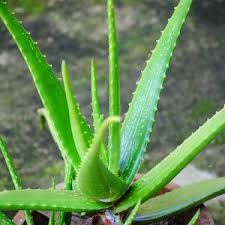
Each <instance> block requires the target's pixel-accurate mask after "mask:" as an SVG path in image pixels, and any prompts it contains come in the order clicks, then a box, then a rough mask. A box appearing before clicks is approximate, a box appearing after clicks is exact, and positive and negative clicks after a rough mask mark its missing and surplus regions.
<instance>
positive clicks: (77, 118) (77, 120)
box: [62, 61, 93, 158]
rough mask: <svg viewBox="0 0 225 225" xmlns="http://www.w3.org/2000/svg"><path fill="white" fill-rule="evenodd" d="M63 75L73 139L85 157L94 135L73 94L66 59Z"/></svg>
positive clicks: (63, 63)
mask: <svg viewBox="0 0 225 225" xmlns="http://www.w3.org/2000/svg"><path fill="white" fill-rule="evenodd" d="M62 76H63V81H64V86H65V92H66V98H67V104H68V108H69V116H70V125H71V128H72V133H73V139H74V142H75V144H76V147H77V151H78V153H79V155H80V157H81V158H83V157H84V156H85V155H86V153H87V150H88V148H89V146H90V143H91V141H92V138H93V136H92V132H91V129H90V127H89V125H88V123H87V122H86V121H85V119H84V117H83V116H82V114H81V112H80V109H79V105H78V103H77V101H76V98H75V97H74V95H73V91H72V87H71V84H70V78H69V71H68V68H67V65H66V63H65V61H63V62H62Z"/></svg>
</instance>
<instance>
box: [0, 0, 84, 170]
mask: <svg viewBox="0 0 225 225" xmlns="http://www.w3.org/2000/svg"><path fill="white" fill-rule="evenodd" d="M0 18H1V19H2V20H3V22H4V24H5V26H6V27H7V29H8V30H9V32H10V33H11V35H12V37H13V39H14V41H15V42H16V44H17V46H18V48H19V50H20V52H21V53H22V56H23V58H24V59H25V61H26V63H27V65H28V67H29V70H30V72H31V74H32V77H33V80H34V83H35V85H36V88H37V90H38V92H39V95H40V97H41V100H42V103H43V105H44V107H45V109H46V112H47V114H48V117H49V119H50V120H51V126H53V127H54V129H53V130H54V131H55V134H54V135H53V137H54V139H55V141H56V143H57V144H58V146H59V149H60V150H61V152H62V154H63V155H64V154H65V153H66V155H67V156H68V158H69V159H70V161H71V163H72V165H73V166H74V167H75V168H77V167H78V165H79V163H80V157H79V155H78V153H77V151H76V147H75V144H74V141H73V136H72V131H71V127H70V121H69V112H68V107H67V102H66V96H65V91H64V89H63V87H62V85H61V83H60V81H59V80H58V79H57V77H56V75H55V74H54V72H53V71H52V67H51V66H50V65H49V64H48V63H47V60H46V58H45V56H43V55H42V53H41V52H40V50H39V49H38V46H37V44H36V43H35V42H34V41H33V40H32V38H31V37H30V34H29V33H28V32H27V31H26V30H25V29H24V28H23V26H22V25H21V23H20V22H19V21H18V20H17V19H16V18H15V17H14V15H13V14H12V13H10V11H9V10H8V9H7V8H6V6H5V4H4V3H3V2H2V1H0Z"/></svg>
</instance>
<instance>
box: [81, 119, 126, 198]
mask: <svg viewBox="0 0 225 225" xmlns="http://www.w3.org/2000/svg"><path fill="white" fill-rule="evenodd" d="M118 122H120V119H119V118H118V117H109V118H108V119H106V120H105V121H104V122H102V124H101V126H100V128H99V129H98V131H97V133H96V135H95V137H94V140H93V144H92V145H91V148H90V150H89V152H88V154H87V156H86V158H85V159H84V160H83V161H82V163H81V167H80V170H79V171H78V175H77V183H78V186H79V189H80V190H81V192H82V193H83V194H84V195H87V196H89V197H91V198H93V199H96V200H98V201H103V202H112V201H115V200H117V199H118V198H119V197H120V196H121V195H122V193H124V191H125V188H126V187H127V186H126V185H125V182H124V181H123V180H121V179H120V178H119V177H117V175H115V174H113V173H112V172H111V171H110V170H109V169H108V168H107V167H106V166H105V164H104V163H103V162H102V160H101V158H100V154H99V152H100V151H101V146H102V145H101V144H102V140H103V139H104V135H105V132H106V129H107V128H108V126H109V125H110V124H111V123H118Z"/></svg>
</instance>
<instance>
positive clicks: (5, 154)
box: [0, 137, 34, 225]
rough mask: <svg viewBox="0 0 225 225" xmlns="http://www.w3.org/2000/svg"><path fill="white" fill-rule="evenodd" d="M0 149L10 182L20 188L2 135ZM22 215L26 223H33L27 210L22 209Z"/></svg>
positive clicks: (20, 183) (17, 188)
mask: <svg viewBox="0 0 225 225" xmlns="http://www.w3.org/2000/svg"><path fill="white" fill-rule="evenodd" d="M0 151H1V152H2V154H3V157H4V159H5V162H6V166H7V168H8V170H9V174H10V176H11V179H12V182H13V185H14V187H15V189H16V190H20V189H22V182H21V179H20V177H19V176H18V174H17V171H16V167H15V165H14V162H13V160H12V157H11V155H10V154H9V151H8V148H7V146H6V143H5V141H4V140H3V139H2V137H0ZM24 215H25V219H26V222H27V224H28V225H33V224H34V223H33V219H32V216H31V214H30V212H29V211H24Z"/></svg>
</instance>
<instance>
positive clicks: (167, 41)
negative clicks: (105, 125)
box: [120, 0, 192, 184]
mask: <svg viewBox="0 0 225 225" xmlns="http://www.w3.org/2000/svg"><path fill="white" fill-rule="evenodd" d="M191 3H192V0H181V1H180V3H179V5H178V6H177V8H176V9H175V12H174V14H173V16H172V17H171V19H170V20H169V22H168V25H167V27H166V28H165V30H164V31H163V32H162V36H161V38H160V40H159V41H158V43H157V46H156V48H155V50H154V51H153V52H152V56H151V58H150V60H149V61H147V66H146V68H145V69H144V71H143V72H142V76H141V80H140V82H139V84H138V86H137V89H136V91H135V94H134V96H133V99H132V102H131V104H130V107H129V110H128V113H127V115H126V118H125V121H124V123H123V125H122V131H121V160H120V174H121V176H122V177H123V179H124V180H127V182H128V183H129V184H130V183H131V182H132V180H133V178H134V176H135V174H136V172H137V171H138V169H139V167H140V164H141V160H142V158H143V154H144V152H145V150H146V146H147V144H148V142H149V135H150V134H151V133H152V129H153V125H154V121H155V113H156V111H157V104H158V101H159V96H160V93H161V90H162V87H163V82H164V79H165V77H166V71H167V68H168V66H169V62H170V58H171V56H172V53H173V50H174V48H175V46H176V41H177V39H178V37H179V35H180V30H181V28H182V25H183V23H184V21H185V18H186V15H187V13H188V11H189V8H190V6H191Z"/></svg>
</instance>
